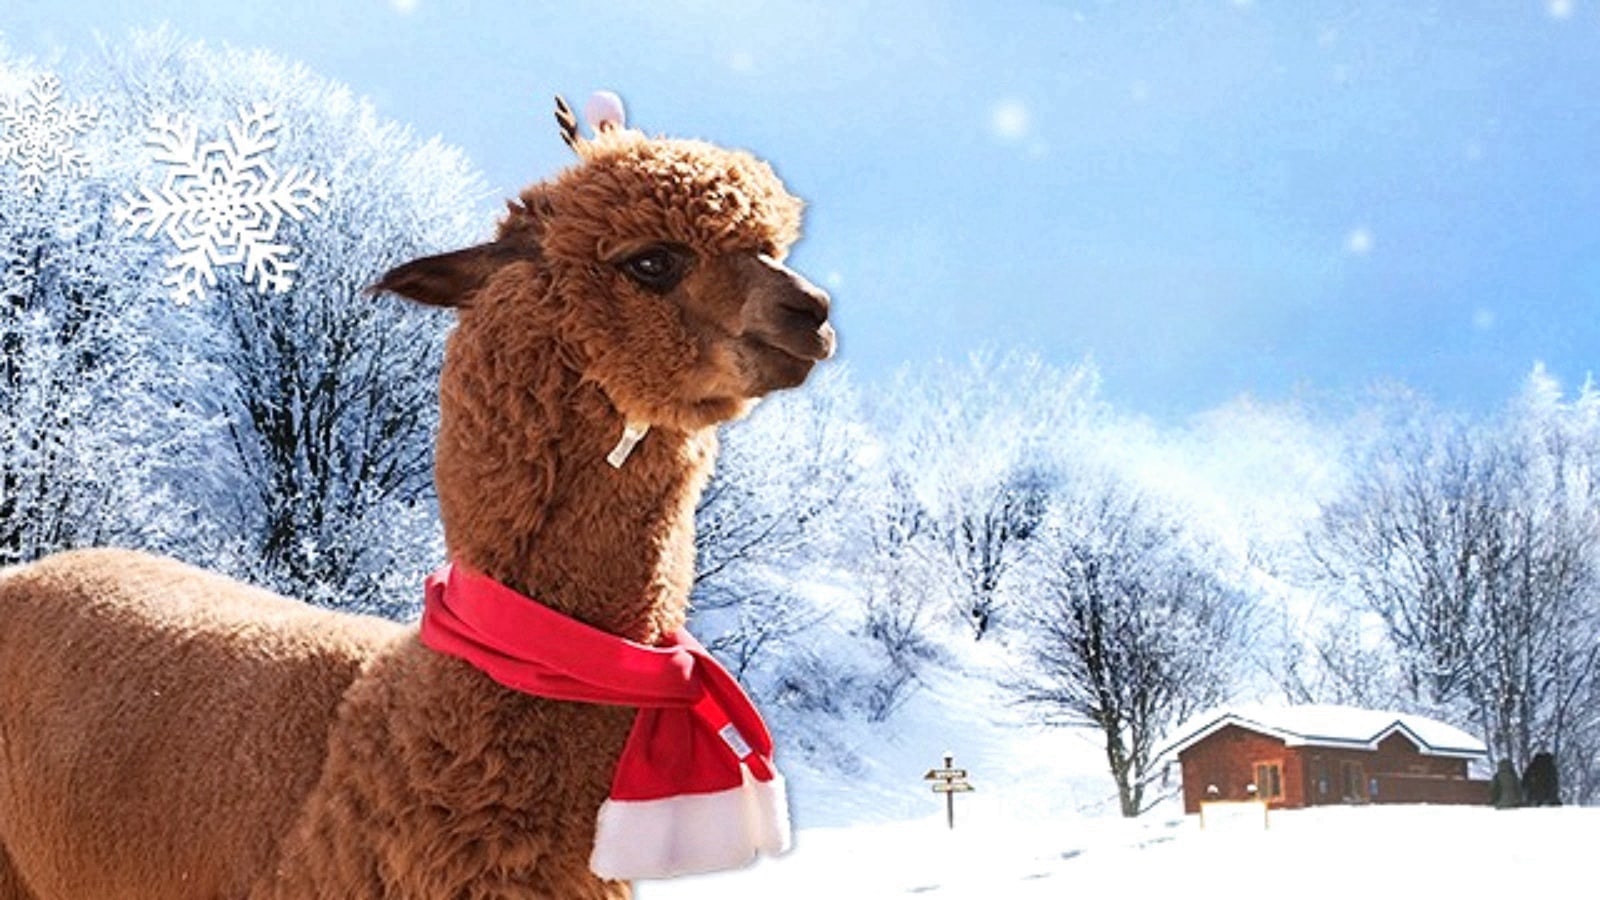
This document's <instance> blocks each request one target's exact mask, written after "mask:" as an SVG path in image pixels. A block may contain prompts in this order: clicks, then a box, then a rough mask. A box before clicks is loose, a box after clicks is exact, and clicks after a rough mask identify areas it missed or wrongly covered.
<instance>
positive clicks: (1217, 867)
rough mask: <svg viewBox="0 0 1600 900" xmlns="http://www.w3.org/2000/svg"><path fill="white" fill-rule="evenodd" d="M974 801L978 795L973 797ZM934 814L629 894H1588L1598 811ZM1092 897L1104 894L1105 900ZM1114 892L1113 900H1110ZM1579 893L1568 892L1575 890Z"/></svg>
mask: <svg viewBox="0 0 1600 900" xmlns="http://www.w3.org/2000/svg"><path fill="white" fill-rule="evenodd" d="M972 796H973V797H974V798H976V797H977V796H978V795H972ZM981 810H982V807H981V806H980V805H979V804H978V803H974V804H973V815H971V816H970V817H969V819H968V820H966V821H963V820H962V819H961V818H960V813H958V814H957V815H958V819H957V825H956V828H955V830H953V831H950V830H947V829H946V828H945V823H944V820H943V815H942V814H940V815H934V816H928V817H924V818H920V819H913V820H908V821H902V822H892V823H872V824H863V825H856V826H851V827H839V828H819V829H811V830H806V831H802V832H801V833H800V834H799V835H798V837H797V838H796V847H795V849H794V850H793V851H792V852H791V853H790V854H789V855H788V856H786V857H783V858H782V859H778V860H769V861H764V862H762V863H761V864H759V865H756V866H753V867H751V868H748V869H743V870H738V871H733V872H723V873H718V874H715V875H704V876H698V877H695V878H686V879H680V880H676V881H662V882H646V883H641V884H640V885H638V889H637V894H638V897H639V898H640V900H675V898H680V897H682V898H688V897H694V898H698V900H720V898H741V900H747V898H752V897H770V898H783V897H807V898H839V900H844V898H856V897H898V896H912V895H917V896H930V897H935V898H941V900H966V898H972V900H991V898H994V897H999V896H1004V897H1007V898H1012V900H1028V898H1041V900H1042V898H1052V900H1054V898H1061V897H1068V896H1084V892H1091V894H1093V895H1097V896H1133V897H1158V896H1170V897H1225V896H1228V897H1231V896H1258V895H1262V894H1264V893H1266V892H1267V891H1271V892H1272V893H1281V894H1283V895H1285V896H1294V897H1311V898H1316V897H1347V896H1371V897H1403V896H1427V897H1445V898H1449V897H1461V898H1467V897H1489V896H1504V897H1517V896H1526V895H1527V892H1528V891H1529V890H1530V889H1540V888H1551V887H1556V886H1566V885H1576V886H1581V885H1582V884H1587V883H1592V881H1593V878H1592V876H1591V875H1590V873H1589V870H1588V868H1587V863H1586V860H1587V859H1588V856H1589V854H1590V853H1592V847H1593V836H1594V835H1595V834H1596V832H1597V829H1600V809H1581V808H1570V807H1569V808H1543V809H1520V810H1494V809H1490V808H1487V807H1448V806H1369V807H1322V808H1317V809H1308V810H1293V811H1280V812H1274V813H1272V814H1271V816H1270V818H1269V822H1268V826H1269V827H1267V828H1265V829H1263V828H1261V826H1260V824H1259V822H1258V821H1255V820H1251V821H1250V822H1249V824H1248V825H1246V824H1244V822H1243V821H1242V820H1241V822H1237V823H1232V825H1231V827H1229V828H1226V829H1213V830H1209V831H1202V830H1201V829H1200V827H1199V823H1198V820H1197V817H1194V816H1187V817H1185V816H1176V815H1170V814H1169V815H1159V814H1156V813H1151V814H1147V816H1146V817H1144V818H1141V819H1140V820H1136V821H1133V822H1127V821H1123V820H1120V819H1117V818H1082V819H1073V818H1051V819H1043V820H1039V819H1029V818H1014V817H993V816H988V815H985V814H984V812H983V811H981ZM1102 892H1103V893H1102ZM1113 892H1114V893H1113ZM1577 892H1578V893H1579V894H1582V893H1583V891H1582V889H1581V887H1580V888H1578V891H1577Z"/></svg>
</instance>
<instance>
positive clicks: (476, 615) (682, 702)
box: [422, 564, 773, 800]
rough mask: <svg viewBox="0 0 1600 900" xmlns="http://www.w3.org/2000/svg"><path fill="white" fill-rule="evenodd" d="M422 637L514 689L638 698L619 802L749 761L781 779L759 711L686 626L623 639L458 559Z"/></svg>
mask: <svg viewBox="0 0 1600 900" xmlns="http://www.w3.org/2000/svg"><path fill="white" fill-rule="evenodd" d="M422 642H423V643H424V644H426V645H427V646H428V647H430V648H431V649H433V650H435V651H437V652H439V653H444V654H446V655H449V656H454V657H457V658H459V659H462V660H465V661H466V662H468V663H470V664H472V665H473V666H474V667H475V668H477V669H478V670H480V671H482V672H483V673H484V674H485V675H488V676H489V677H490V678H492V679H494V680H495V681H497V682H499V683H500V684H502V685H504V686H506V687H508V688H511V689H512V690H515V691H521V692H523V693H527V694H533V695H536V696H539V697H548V698H550V699H553V700H573V701H577V702H580V703H602V704H610V705H616V706H635V707H638V708H639V715H638V717H637V718H635V719H634V723H633V729H632V731H630V732H629V734H628V741H627V743H626V744H625V745H624V746H623V749H622V756H621V758H620V759H619V760H618V761H617V770H616V775H615V776H614V777H613V779H612V786H611V798H612V799H613V800H657V799H661V798H664V797H673V796H677V795H680V794H704V793H711V792H714V791H724V790H729V789H731V788H737V787H739V785H740V784H742V783H743V781H744V773H743V771H742V770H741V767H740V765H739V764H740V763H741V762H743V763H744V764H745V766H746V767H748V769H749V771H750V774H751V776H752V777H754V778H755V779H756V780H758V781H770V780H771V779H772V777H773V769H772V736H771V735H770V734H768V732H767V727H766V724H765V723H763V722H762V721H761V716H760V714H759V713H757V712H756V709H755V706H754V705H752V704H751V702H750V698H749V697H747V696H745V693H744V691H743V690H741V689H740V688H739V685H738V683H737V682H736V681H734V679H733V676H732V675H730V674H728V671H727V670H726V669H724V668H723V667H722V666H721V665H720V664H718V663H717V661H716V660H714V659H712V658H711V655H710V654H708V653H706V651H705V648H704V647H701V646H700V643H699V642H698V641H696V640H695V639H694V638H693V637H692V636H691V635H690V634H689V632H687V631H684V630H682V629H679V630H678V631H677V632H676V633H674V634H673V635H672V636H671V637H670V638H669V639H668V640H667V641H666V642H665V643H664V644H663V645H662V646H659V647H651V646H648V645H645V644H640V643H637V642H635V641H629V640H625V639H623V638H620V637H617V636H616V635H613V634H608V633H606V632H604V631H601V630H599V629H598V628H591V627H590V626H588V625H585V624H583V623H582V622H578V621H576V620H574V619H570V618H568V617H566V616H563V615H562V614H560V613H558V612H556V611H555V610H552V609H550V608H548V607H545V606H542V605H540V604H539V603H536V602H534V601H533V600H530V599H528V598H527V597H524V596H522V595H521V594H519V593H517V592H516V591H513V590H511V589H510V588H508V587H506V586H505V585H502V584H500V583H499V582H497V581H495V580H493V579H491V578H488V577H486V576H484V575H480V574H478V573H476V572H472V571H469V570H468V569H466V568H464V567H462V566H460V565H453V564H452V565H446V566H444V567H443V568H441V569H440V570H438V571H437V572H434V573H433V574H432V575H430V576H428V580H427V591H426V594H425V596H424V600H423V607H422ZM729 726H731V727H732V729H734V730H736V733H734V734H729V733H728V731H727V729H728V728H729ZM735 747H738V748H739V750H737V751H736V750H735V749H734V748H735Z"/></svg>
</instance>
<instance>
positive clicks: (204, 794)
mask: <svg viewBox="0 0 1600 900" xmlns="http://www.w3.org/2000/svg"><path fill="white" fill-rule="evenodd" d="M0 623H3V625H0V845H3V847H4V851H5V853H6V855H8V856H9V857H10V859H11V862H12V864H13V865H15V867H16V868H17V869H18V870H19V872H20V874H21V876H22V878H23V880H24V881H25V882H26V883H27V884H28V885H29V886H30V888H31V890H32V891H33V893H35V894H37V895H38V896H39V897H40V900H50V898H55V897H62V898H67V897H72V898H85V897H119V898H140V897H161V898H179V897H190V896H194V897H216V896H238V895H240V894H242V893H243V891H244V889H245V886H246V885H247V884H248V883H249V882H250V881H251V880H253V878H254V877H256V876H257V875H258V874H259V873H260V872H262V871H263V870H265V869H266V868H267V867H269V866H270V865H271V864H272V862H273V860H274V858H275V856H276V853H277V851H278V843H279V841H280V840H281V838H282V836H283V834H284V833H285V832H286V831H287V830H288V828H289V825H290V823H291V822H292V821H293V819H294V817H295V815H296V814H297V812H298V811H299V809H300V807H301V805H302V804H303V802H304V799H305V796H306V795H307V793H309V792H310V790H311V788H312V787H313V785H314V784H315V783H316V780H317V778H318V776H319V774H320V772H321V768H322V760H323V758H324V756H325V754H326V752H327V738H328V731H329V727H330V725H331V723H332V722H333V719H334V716H335V713H336V711H337V709H338V706H339V703H340V701H341V698H342V697H343V695H344V693H345V690H346V688H347V687H348V686H349V685H350V683H351V682H352V681H353V680H354V679H355V678H356V677H357V676H358V675H359V674H360V672H361V670H362V668H363V666H364V665H366V664H367V662H368V661H369V660H371V659H372V657H373V656H374V655H375V654H376V653H377V652H378V651H379V650H380V649H381V648H382V647H383V646H384V645H385V644H387V643H388V642H390V641H391V640H393V639H394V638H395V637H397V636H398V635H399V634H402V633H404V629H401V628H400V627H399V626H397V625H394V624H392V623H387V622H383V621H381V620H377V619H370V618H366V617H357V616H347V615H339V614H335V613H330V612H327V611H323V610H317V609H314V608H312V607H309V606H306V605H305V604H302V603H298V602H295V601H292V600H287V599H284V598H282V597H278V596H276V595H273V594H270V593H268V592H265V591H260V590H256V589H253V588H249V587H246V586H244V585H241V584H238V583H236V582H233V581H230V580H228V579H226V578H223V577H220V576H217V575H213V574H209V573H206V572H202V571H200V570H198V569H193V568H190V567H188V566H185V565H182V564H180V563H177V562H174V561H171V560H166V559H159V558H156V557H151V556H147V555H144V554H139V553H132V552H128V551H121V550H89V551H75V552H71V553H64V554H58V555H56V556H53V557H49V558H47V559H45V560H42V561H40V562H38V563H36V564H34V565H31V566H25V567H21V568H18V569H12V570H7V571H6V572H3V573H0Z"/></svg>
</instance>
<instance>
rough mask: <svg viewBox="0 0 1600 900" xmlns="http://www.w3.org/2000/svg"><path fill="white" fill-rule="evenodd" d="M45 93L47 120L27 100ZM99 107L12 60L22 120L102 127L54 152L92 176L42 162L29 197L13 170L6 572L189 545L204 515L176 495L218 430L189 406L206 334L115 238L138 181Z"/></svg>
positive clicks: (0, 176)
mask: <svg viewBox="0 0 1600 900" xmlns="http://www.w3.org/2000/svg"><path fill="white" fill-rule="evenodd" d="M44 84H50V85H52V86H53V88H52V90H51V91H50V92H49V93H46V94H44V96H45V97H47V98H48V99H49V101H50V104H49V105H48V106H44V107H41V106H38V105H37V104H35V105H34V106H27V105H24V104H20V103H19V101H16V100H15V99H14V98H16V97H19V96H24V95H25V93H26V92H28V91H30V90H35V89H36V88H37V86H39V85H44ZM90 94H91V91H89V90H87V89H86V86H85V84H84V83H83V82H82V81H80V80H77V79H70V80H67V81H66V82H65V83H63V82H62V81H61V80H58V79H57V78H56V77H55V76H53V75H50V74H48V73H43V72H39V71H37V70H35V69H33V68H32V67H31V66H29V65H28V64H27V63H26V62H24V61H20V60H12V59H9V58H7V57H6V56H5V55H4V53H3V51H0V97H6V98H8V100H7V102H9V103H11V104H12V106H13V110H14V111H15V112H16V114H17V116H19V117H21V116H25V115H26V116H32V117H33V118H34V120H36V121H34V124H35V125H38V124H39V123H40V122H49V121H56V120H57V118H56V117H59V116H60V115H61V109H60V108H59V107H61V106H65V105H67V104H71V105H72V106H74V107H82V108H96V107H97V112H96V115H95V117H94V119H93V120H92V121H91V122H90V123H89V124H90V126H91V127H88V128H86V129H85V130H83V131H82V133H73V134H66V133H60V134H55V135H53V138H52V139H53V140H58V141H62V142H70V151H68V150H66V149H65V148H66V147H67V146H68V145H67V144H66V143H63V145H62V147H58V148H56V150H57V151H59V152H60V153H68V152H70V156H71V157H72V158H74V159H77V160H79V162H80V163H81V165H74V166H54V167H51V166H48V165H47V164H48V163H49V162H50V161H51V160H52V159H59V158H61V157H60V156H45V155H43V153H42V151H40V150H38V148H34V149H33V152H35V153H36V154H38V158H36V159H33V160H32V165H33V167H34V168H37V169H39V170H40V171H39V172H38V173H36V174H37V175H38V177H37V179H36V183H35V184H33V186H32V189H25V188H24V186H23V185H22V184H20V183H14V182H13V181H12V179H13V178H16V177H17V171H18V168H19V167H22V166H23V163H24V162H25V161H24V160H20V159H17V158H16V157H17V155H18V154H8V156H10V157H12V160H11V161H12V163H13V165H11V166H0V181H3V182H4V184H3V186H0V565H4V564H6V563H10V562H17V561H21V560H29V559H35V558H38V557H40V556H43V555H44V554H46V553H49V552H52V551H55V550H61V549H66V548H70V547H77V546H88V545H97V544H123V545H132V546H150V547H158V548H168V547H171V546H173V545H174V544H175V543H178V542H181V540H182V536H183V534H184V533H186V532H187V531H188V530H189V529H190V528H191V527H192V522H193V516H194V513H195V510H194V508H193V507H192V505H191V504H188V503H186V502H185V501H184V500H183V499H182V498H181V497H179V496H177V495H176V494H175V493H174V492H173V491H172V490H170V487H169V486H170V485H171V484H172V482H173V481H174V480H175V479H177V478H181V477H183V476H184V474H185V473H184V469H185V468H186V466H185V462H186V461H187V460H188V459H189V458H190V457H189V455H188V452H189V451H190V450H191V449H192V448H193V447H194V446H195V443H196V441H197V440H200V439H202V438H203V436H204V435H205V434H206V433H208V431H210V430H211V420H210V416H209V414H208V412H207V410H205V409H204V408H203V407H202V406H200V405H197V404H195V403H193V402H191V400H190V396H189V395H190V393H191V392H192V391H193V390H194V389H195V387H196V386H197V385H199V384H201V383H203V382H204V381H205V380H206V379H207V377H208V375H209V370H208V369H207V367H206V366H205V365H204V363H203V361H202V360H200V359H199V358H197V355H196V354H195V353H194V352H192V349H191V347H192V342H191V340H190V339H191V338H193V336H195V335H196V334H198V333H199V331H200V327H199V323H198V322H197V321H196V320H195V319H194V317H193V316H190V315H186V314H185V313H184V311H181V310H173V309H171V308H170V307H167V306H164V305H162V304H160V303H158V302H156V301H157V298H158V297H159V296H160V294H161V293H162V292H161V290H160V289H159V286H153V285H151V284H149V283H147V282H145V281H143V280H142V279H140V278H138V277H136V276H137V273H140V272H141V271H143V269H144V266H145V265H146V264H147V263H148V261H149V259H150V258H151V257H152V256H153V253H152V251H151V249H150V248H149V247H148V246H147V244H146V242H144V241H140V240H137V239H135V238H132V237H130V236H128V235H125V234H123V233H121V232H120V231H119V230H118V229H117V228H115V227H114V225H113V224H112V214H111V210H112V208H113V206H114V205H115V204H116V203H117V202H119V200H120V195H121V193H122V191H123V190H124V189H125V187H126V186H127V184H128V178H129V166H128V165H126V160H124V159H123V158H122V155H121V154H122V149H121V147H120V145H119V144H118V142H117V139H116V136H115V134H114V132H113V131H112V130H110V129H108V128H107V127H106V123H107V122H109V121H114V120H115V118H116V116H117V115H118V114H119V113H120V107H119V106H118V104H117V98H115V97H110V98H105V97H100V98H97V99H98V102H97V103H94V104H90V102H89V101H88V100H86V99H85V97H86V96H88V95H90ZM20 121H21V119H20V118H17V119H15V120H13V121H12V123H11V125H10V126H8V127H10V128H16V127H17V123H18V122H20ZM20 140H21V137H20V136H19V135H17V134H13V133H10V132H7V133H6V134H0V141H5V142H11V143H13V144H14V143H15V142H16V141H20Z"/></svg>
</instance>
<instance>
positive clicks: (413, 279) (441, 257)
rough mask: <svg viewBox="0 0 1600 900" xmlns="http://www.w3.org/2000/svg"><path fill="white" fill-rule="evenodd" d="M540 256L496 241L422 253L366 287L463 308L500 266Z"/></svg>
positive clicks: (533, 249) (371, 292)
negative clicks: (422, 255) (447, 250)
mask: <svg viewBox="0 0 1600 900" xmlns="http://www.w3.org/2000/svg"><path fill="white" fill-rule="evenodd" d="M538 258H539V251H538V248H537V247H531V248H529V247H514V246H510V245H508V244H504V243H501V242H499V241H493V242H491V243H487V244H479V245H477V246H476V247H467V248H465V249H462V250H452V251H450V252H449V253H440V254H437V255H435V256H424V257H422V258H421V259H414V260H412V261H411V262H408V263H405V264H404V265H400V266H396V267H394V268H393V269H390V270H389V271H387V272H385V273H383V277H381V278H379V279H378V280H377V281H376V282H375V283H374V284H372V285H371V286H370V287H368V288H367V290H366V293H367V294H368V295H374V294H381V293H385V292H387V293H391V294H399V295H400V296H402V297H404V298H406V299H407V300H413V301H415V302H417V303H423V304H427V305H428V306H445V307H453V308H456V309H463V308H465V307H468V306H471V305H472V304H471V303H470V300H471V297H472V295H473V294H474V293H476V292H477V291H478V289H479V288H481V287H483V285H484V282H486V281H488V280H489V276H490V275H492V274H494V272H495V271H496V270H497V269H499V268H500V267H501V266H504V265H506V264H508V263H513V262H517V261H519V260H536V259H538Z"/></svg>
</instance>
